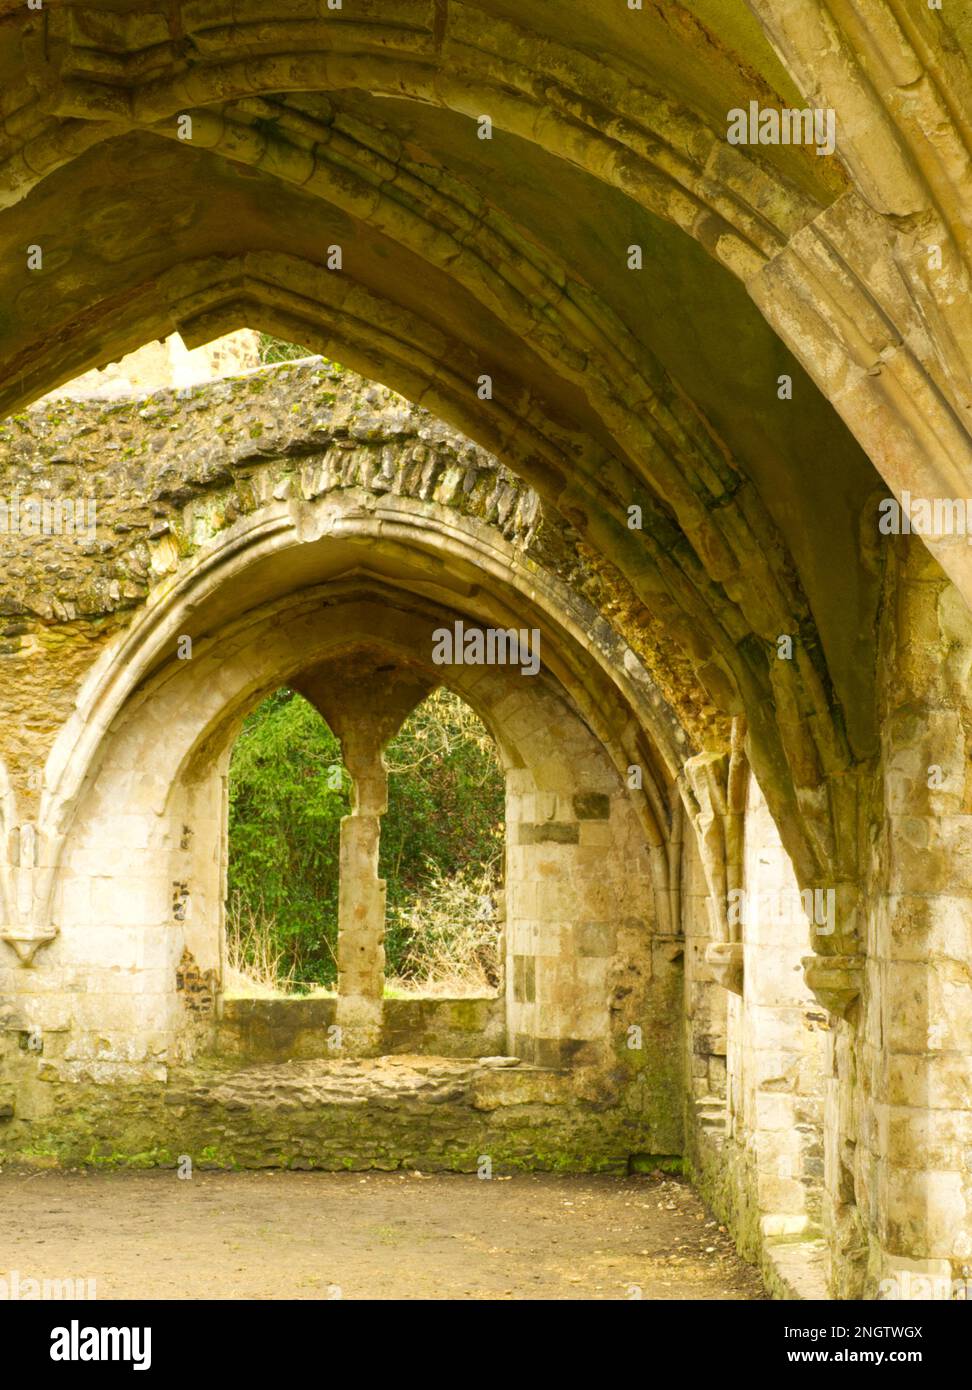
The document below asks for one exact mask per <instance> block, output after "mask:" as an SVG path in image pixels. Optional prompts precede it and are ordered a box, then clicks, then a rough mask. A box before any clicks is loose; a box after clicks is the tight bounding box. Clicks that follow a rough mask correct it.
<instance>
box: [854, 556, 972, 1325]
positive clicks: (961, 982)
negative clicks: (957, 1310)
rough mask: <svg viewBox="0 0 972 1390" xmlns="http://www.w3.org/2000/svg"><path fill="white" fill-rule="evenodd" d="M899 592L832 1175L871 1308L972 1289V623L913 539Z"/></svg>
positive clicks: (886, 654)
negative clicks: (861, 1232)
mask: <svg viewBox="0 0 972 1390" xmlns="http://www.w3.org/2000/svg"><path fill="white" fill-rule="evenodd" d="M891 579H892V581H893V582H892V583H889V586H888V599H887V601H886V604H885V630H884V632H883V634H882V638H883V640H882V652H881V668H880V675H881V701H882V708H881V737H882V761H883V777H882V780H881V790H882V803H883V804H882V806H881V810H882V811H883V822H882V825H881V829H880V834H878V835H877V836H875V837H874V840H873V862H872V866H871V884H870V893H869V901H870V912H869V916H868V935H867V971H866V979H865V982H864V991H863V1013H862V1018H861V1021H860V1025H859V1027H858V1029H857V1031H856V1034H855V1035H854V1036H853V1037H850V1036H844V1037H841V1038H839V1042H840V1043H842V1047H841V1049H840V1051H839V1053H838V1059H837V1060H838V1066H839V1067H840V1068H841V1075H842V1080H843V1089H842V1094H841V1097H840V1099H841V1101H842V1105H843V1110H844V1112H845V1113H844V1116H843V1119H842V1126H841V1130H842V1135H843V1134H846V1133H847V1131H848V1130H849V1131H850V1135H851V1138H852V1139H853V1140H856V1143H853V1144H847V1143H846V1141H845V1143H844V1151H843V1152H841V1153H839V1154H837V1155H835V1157H836V1158H837V1159H838V1160H839V1167H838V1169H837V1172H836V1173H834V1175H833V1177H834V1181H835V1184H836V1182H837V1181H839V1179H840V1178H841V1176H842V1175H846V1179H848V1180H849V1181H845V1183H844V1186H845V1187H847V1188H849V1187H850V1182H851V1181H852V1182H853V1189H854V1196H855V1199H856V1203H857V1207H858V1208H859V1210H860V1212H861V1216H862V1218H863V1220H862V1224H864V1225H865V1228H866V1230H867V1235H868V1238H869V1239H868V1247H867V1249H866V1250H864V1251H862V1252H861V1253H862V1258H863V1257H866V1258H867V1271H866V1273H867V1278H866V1282H865V1289H864V1292H865V1296H868V1297H872V1296H874V1295H875V1294H880V1295H882V1296H884V1297H899V1298H905V1299H916V1298H939V1299H950V1298H952V1297H954V1291H953V1287H960V1288H961V1289H962V1290H963V1293H964V1290H965V1282H966V1280H969V1279H970V1278H972V1083H970V1076H972V976H970V972H969V961H970V960H972V770H970V769H972V699H970V695H969V672H970V669H972V614H970V613H969V610H968V608H967V607H966V605H965V603H964V602H963V600H962V599H961V597H960V596H959V594H958V592H957V590H956V589H955V588H954V586H953V585H952V584H950V583H949V582H948V580H947V579H946V578H945V576H944V574H943V573H942V571H941V570H940V569H939V567H938V565H937V563H936V562H935V561H934V560H933V559H932V558H931V556H930V555H929V554H928V552H927V551H926V550H925V549H924V547H923V546H922V544H921V542H920V541H919V540H918V539H916V538H915V537H907V538H906V537H896V538H895V547H894V551H893V555H892V574H891ZM848 1075H853V1076H855V1077H856V1078H858V1084H857V1086H856V1087H855V1088H853V1089H850V1088H849V1087H848V1082H847V1079H845V1078H846V1077H847V1076H848ZM847 1195H848V1194H847V1193H845V1194H844V1197H845V1200H846V1198H847Z"/></svg>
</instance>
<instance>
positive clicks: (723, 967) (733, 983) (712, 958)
mask: <svg viewBox="0 0 972 1390" xmlns="http://www.w3.org/2000/svg"><path fill="white" fill-rule="evenodd" d="M705 963H706V965H707V966H708V967H709V969H710V970H711V971H712V978H713V979H714V980H715V982H716V984H717V985H721V986H722V988H723V989H728V990H729V991H731V993H733V994H742V992H743V944H742V942H741V941H710V942H709V944H708V945H707V946H706V948H705Z"/></svg>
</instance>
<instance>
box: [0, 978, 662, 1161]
mask: <svg viewBox="0 0 972 1390" xmlns="http://www.w3.org/2000/svg"><path fill="white" fill-rule="evenodd" d="M325 1002H327V1001H325ZM35 1076H36V1081H35V1084H33V1085H32V1086H30V1087H21V1089H20V1093H19V1098H18V1100H17V1104H16V1113H15V1114H13V1115H11V1114H9V1113H7V1114H6V1117H5V1118H4V1117H3V1113H4V1108H5V1107H4V1106H3V1103H2V1102H3V1099H4V1097H3V1095H0V1162H3V1163H10V1162H13V1163H18V1164H28V1165H33V1166H55V1165H57V1164H61V1165H65V1166H68V1165H77V1164H92V1165H112V1164H116V1165H119V1166H137V1167H148V1166H153V1165H163V1166H164V1165H166V1164H171V1163H175V1162H177V1161H178V1159H179V1158H180V1157H181V1156H183V1155H188V1156H189V1157H190V1158H191V1159H192V1160H193V1162H194V1163H198V1164H202V1165H210V1166H214V1167H228V1168H232V1167H240V1168H267V1167H283V1168H321V1169H329V1170H340V1169H356V1170H357V1169H371V1168H375V1169H389V1170H391V1169H397V1168H403V1169H424V1170H426V1171H450V1172H473V1171H476V1170H477V1169H478V1168H481V1166H482V1159H483V1158H484V1157H485V1158H489V1160H490V1162H491V1164H492V1165H493V1168H494V1169H495V1170H496V1171H499V1172H502V1171H504V1170H506V1171H517V1170H537V1171H550V1170H560V1171H574V1172H625V1171H628V1169H629V1168H636V1169H638V1170H643V1169H645V1168H646V1167H650V1166H651V1164H652V1163H653V1162H655V1160H656V1159H657V1160H661V1159H671V1157H672V1155H671V1153H670V1150H668V1149H666V1148H665V1146H664V1144H663V1145H662V1151H661V1152H659V1146H658V1138H659V1137H663V1136H659V1135H658V1134H657V1132H656V1130H655V1128H654V1127H653V1125H652V1123H651V1120H650V1118H649V1117H648V1116H647V1115H646V1116H644V1117H643V1118H642V1117H638V1116H637V1114H635V1113H633V1112H632V1111H631V1110H629V1109H626V1108H622V1107H621V1106H619V1105H617V1104H616V1101H617V1096H613V1097H611V1096H609V1094H608V1093H606V1092H605V1090H604V1088H603V1083H602V1081H598V1082H597V1084H591V1085H590V1086H586V1085H585V1079H584V1075H583V1073H579V1072H574V1073H569V1072H555V1071H545V1070H543V1069H541V1068H538V1067H530V1066H525V1065H522V1064H518V1063H516V1062H515V1061H513V1059H509V1058H503V1059H499V1058H497V1059H490V1060H487V1061H480V1060H475V1059H466V1060H458V1059H447V1058H439V1057H396V1058H389V1057H382V1058H374V1059H360V1058H356V1059H342V1060H337V1061H307V1062H291V1063H289V1064H286V1065H273V1064H271V1065H261V1066H251V1067H245V1068H241V1069H233V1068H232V1067H231V1066H229V1065H226V1064H225V1063H218V1062H212V1063H210V1064H208V1065H207V1064H199V1063H197V1064H196V1065H195V1066H194V1067H193V1068H192V1069H191V1070H189V1069H187V1070H183V1071H176V1070H173V1071H172V1072H171V1073H170V1076H169V1080H168V1083H167V1084H166V1083H165V1082H161V1081H160V1082H159V1083H158V1084H153V1083H142V1084H138V1085H131V1086H121V1085H104V1084H99V1083H98V1082H97V1081H96V1080H95V1079H94V1078H93V1076H92V1077H89V1079H86V1080H84V1081H77V1082H74V1083H69V1084H65V1083H63V1082H62V1081H59V1079H58V1078H57V1076H56V1074H55V1073H54V1069H53V1068H48V1069H46V1071H45V1069H44V1068H43V1066H42V1067H41V1068H40V1069H39V1071H38V1072H37V1073H36V1074H35ZM8 1100H12V1096H11V1097H8ZM611 1102H614V1103H611ZM13 1108H14V1107H13V1105H11V1104H8V1105H7V1106H6V1110H7V1111H8V1112H9V1111H10V1110H11V1109H13Z"/></svg>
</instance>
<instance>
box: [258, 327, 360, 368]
mask: <svg viewBox="0 0 972 1390" xmlns="http://www.w3.org/2000/svg"><path fill="white" fill-rule="evenodd" d="M258 351H259V354H260V361H261V362H262V363H263V365H264V366H272V365H273V364H274V363H275V362H299V361H300V359H301V358H302V357H316V356H317V355H318V354H317V353H315V351H314V349H313V348H309V347H302V346H301V345H300V343H287V342H284V340H283V338H274V337H273V336H272V335H271V334H270V333H261V334H260V344H259V349H258ZM321 361H322V362H323V363H324V365H325V366H326V367H330V368H331V369H332V371H334V372H338V373H341V372H343V371H344V368H343V367H342V366H341V364H340V363H339V362H332V361H331V359H330V358H329V357H322V358H321Z"/></svg>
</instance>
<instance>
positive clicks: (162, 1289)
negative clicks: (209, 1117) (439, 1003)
mask: <svg viewBox="0 0 972 1390" xmlns="http://www.w3.org/2000/svg"><path fill="white" fill-rule="evenodd" d="M13 1270H17V1271H18V1273H19V1278H20V1279H21V1280H24V1279H26V1278H36V1279H38V1280H43V1279H45V1278H46V1279H66V1278H75V1279H79V1278H84V1279H92V1278H93V1279H95V1280H96V1281H97V1297H98V1298H99V1299H106V1298H171V1299H191V1298H243V1299H262V1298H307V1299H311V1298H313V1299H321V1298H349V1299H625V1298H628V1299H632V1298H639V1297H640V1298H646V1299H682V1298H701V1299H753V1298H762V1297H764V1294H763V1292H762V1287H761V1285H760V1281H759V1279H758V1277H757V1275H756V1273H755V1271H754V1270H753V1269H752V1268H751V1267H750V1266H748V1265H746V1264H744V1263H743V1262H742V1261H741V1260H740V1259H739V1258H738V1256H737V1255H736V1254H735V1253H734V1250H733V1247H732V1245H731V1243H730V1242H729V1240H728V1238H727V1237H726V1234H725V1232H724V1230H723V1229H722V1228H721V1227H720V1226H719V1225H718V1223H717V1222H716V1221H714V1220H713V1219H712V1217H711V1216H710V1215H709V1214H708V1213H707V1212H706V1210H705V1208H704V1207H703V1206H702V1204H701V1202H700V1201H699V1199H698V1197H697V1196H696V1195H695V1193H694V1192H693V1190H692V1189H691V1188H690V1187H689V1186H688V1184H687V1183H684V1182H681V1181H678V1180H673V1179H670V1178H664V1177H661V1176H660V1175H652V1176H643V1177H641V1176H639V1177H629V1178H611V1177H593V1178H588V1177H553V1176H549V1175H528V1176H521V1177H513V1178H499V1179H496V1178H494V1179H492V1180H491V1181H481V1180H480V1179H478V1178H476V1177H469V1176H459V1175H455V1176H454V1175H438V1174H437V1175H434V1176H424V1175H419V1174H399V1173H346V1174H344V1173H342V1174H334V1173H291V1172H242V1173H213V1172H199V1171H198V1170H197V1171H196V1172H195V1174H194V1175H193V1176H192V1178H191V1179H188V1180H186V1179H181V1180H180V1179H179V1178H178V1177H177V1176H176V1174H175V1172H174V1171H171V1170H156V1171H152V1172H145V1173H126V1172H111V1173H105V1172H101V1173H99V1172H91V1173H88V1172H68V1173H62V1172H49V1171H43V1172H35V1173H24V1172H11V1171H7V1172H4V1173H2V1174H0V1279H8V1278H9V1277H10V1273H9V1272H10V1271H13Z"/></svg>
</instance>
